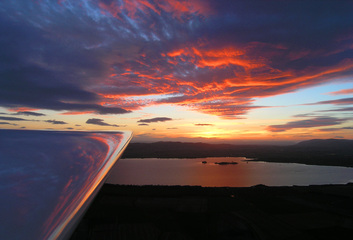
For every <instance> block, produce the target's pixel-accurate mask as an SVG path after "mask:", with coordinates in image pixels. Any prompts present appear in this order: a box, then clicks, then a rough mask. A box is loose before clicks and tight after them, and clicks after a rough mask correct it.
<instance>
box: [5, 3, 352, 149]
mask: <svg viewBox="0 0 353 240" xmlns="http://www.w3.org/2000/svg"><path fill="white" fill-rule="evenodd" d="M333 9H334V10H333ZM352 11H353V4H352V3H351V2H349V1H322V2H320V4H319V5H318V3H317V2H316V1H305V3H303V2H298V1H283V2H282V1H266V4H264V2H263V1H260V0H258V1H245V0H244V1H243V0H240V1H231V0H217V1H214V0H193V1H186V0H173V1H161V0H129V1H128V0H119V1H117V0H75V1H74V0H61V1H49V0H42V1H34V0H33V1H32V0H29V1H26V2H25V3H23V2H22V1H3V2H1V3H0V13H1V14H0V43H1V44H0V48H1V57H0V127H1V128H14V129H20V128H26V129H61V130H132V131H133V132H134V140H133V141H135V142H139V141H142V142H153V141H174V140H175V141H206V142H230V143H238V142H239V143H244V142H256V143H272V142H296V141H300V140H307V139H312V138H346V139H352V138H353V78H352V73H353V34H352V28H353V15H352V14H351V13H352Z"/></svg>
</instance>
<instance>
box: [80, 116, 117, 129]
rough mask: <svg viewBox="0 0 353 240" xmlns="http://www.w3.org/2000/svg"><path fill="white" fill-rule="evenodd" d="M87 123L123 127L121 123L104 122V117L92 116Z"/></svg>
mask: <svg viewBox="0 0 353 240" xmlns="http://www.w3.org/2000/svg"><path fill="white" fill-rule="evenodd" d="M86 123H87V124H93V125H99V126H110V127H121V125H116V124H109V123H106V122H104V120H103V119H99V118H90V119H88V120H87V121H86Z"/></svg>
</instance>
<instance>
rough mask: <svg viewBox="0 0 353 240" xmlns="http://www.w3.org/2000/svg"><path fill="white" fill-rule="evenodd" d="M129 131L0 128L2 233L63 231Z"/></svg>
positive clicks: (35, 235)
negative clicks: (56, 130) (61, 130)
mask: <svg viewBox="0 0 353 240" xmlns="http://www.w3.org/2000/svg"><path fill="white" fill-rule="evenodd" d="M130 137H131V133H126V132H110V133H104V132H101V133H99V132H55V131H20V130H0V169H1V170H0V171H1V172H0V181H1V186H0V195H1V196H2V197H1V200H0V201H1V202H0V209H1V219H2V224H1V226H0V235H1V236H2V238H4V239H46V238H56V237H57V236H59V235H60V234H62V233H64V234H65V231H67V227H68V225H70V224H71V221H72V220H75V219H74V218H75V217H76V216H77V215H75V214H77V213H78V212H79V211H81V210H80V209H81V208H82V207H83V206H85V204H87V202H88V200H89V199H90V198H91V197H92V193H94V191H96V189H97V188H98V187H99V185H100V184H101V183H102V181H103V180H104V179H105V177H106V174H107V172H108V171H109V170H110V169H111V167H112V165H113V164H114V163H115V161H116V159H117V157H119V156H120V155H119V152H121V150H122V149H124V147H125V144H126V142H128V140H129V139H130ZM18 229H21V231H18Z"/></svg>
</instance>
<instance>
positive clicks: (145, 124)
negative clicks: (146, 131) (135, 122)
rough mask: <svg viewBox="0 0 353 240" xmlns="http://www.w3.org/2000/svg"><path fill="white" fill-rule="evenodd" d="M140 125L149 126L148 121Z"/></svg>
mask: <svg viewBox="0 0 353 240" xmlns="http://www.w3.org/2000/svg"><path fill="white" fill-rule="evenodd" d="M139 126H149V124H147V123H140V124H139Z"/></svg>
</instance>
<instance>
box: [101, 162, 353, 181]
mask: <svg viewBox="0 0 353 240" xmlns="http://www.w3.org/2000/svg"><path fill="white" fill-rule="evenodd" d="M244 160H245V158H236V157H231V158H196V159H194V158H193V159H173V158H170V159H159V158H147V159H121V160H119V161H118V162H117V164H116V165H115V166H114V169H113V170H112V173H111V175H110V177H109V178H108V180H107V182H108V183H113V184H128V185H199V186H205V187H224V186H229V187H249V186H254V185H257V184H264V185H267V186H292V185H317V184H338V183H339V184H343V183H348V182H353V168H347V167H331V166H314V165H305V164H296V163H269V162H247V161H244ZM202 161H207V164H203V163H202ZM232 161H235V162H237V163H238V164H235V165H217V164H215V162H232Z"/></svg>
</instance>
